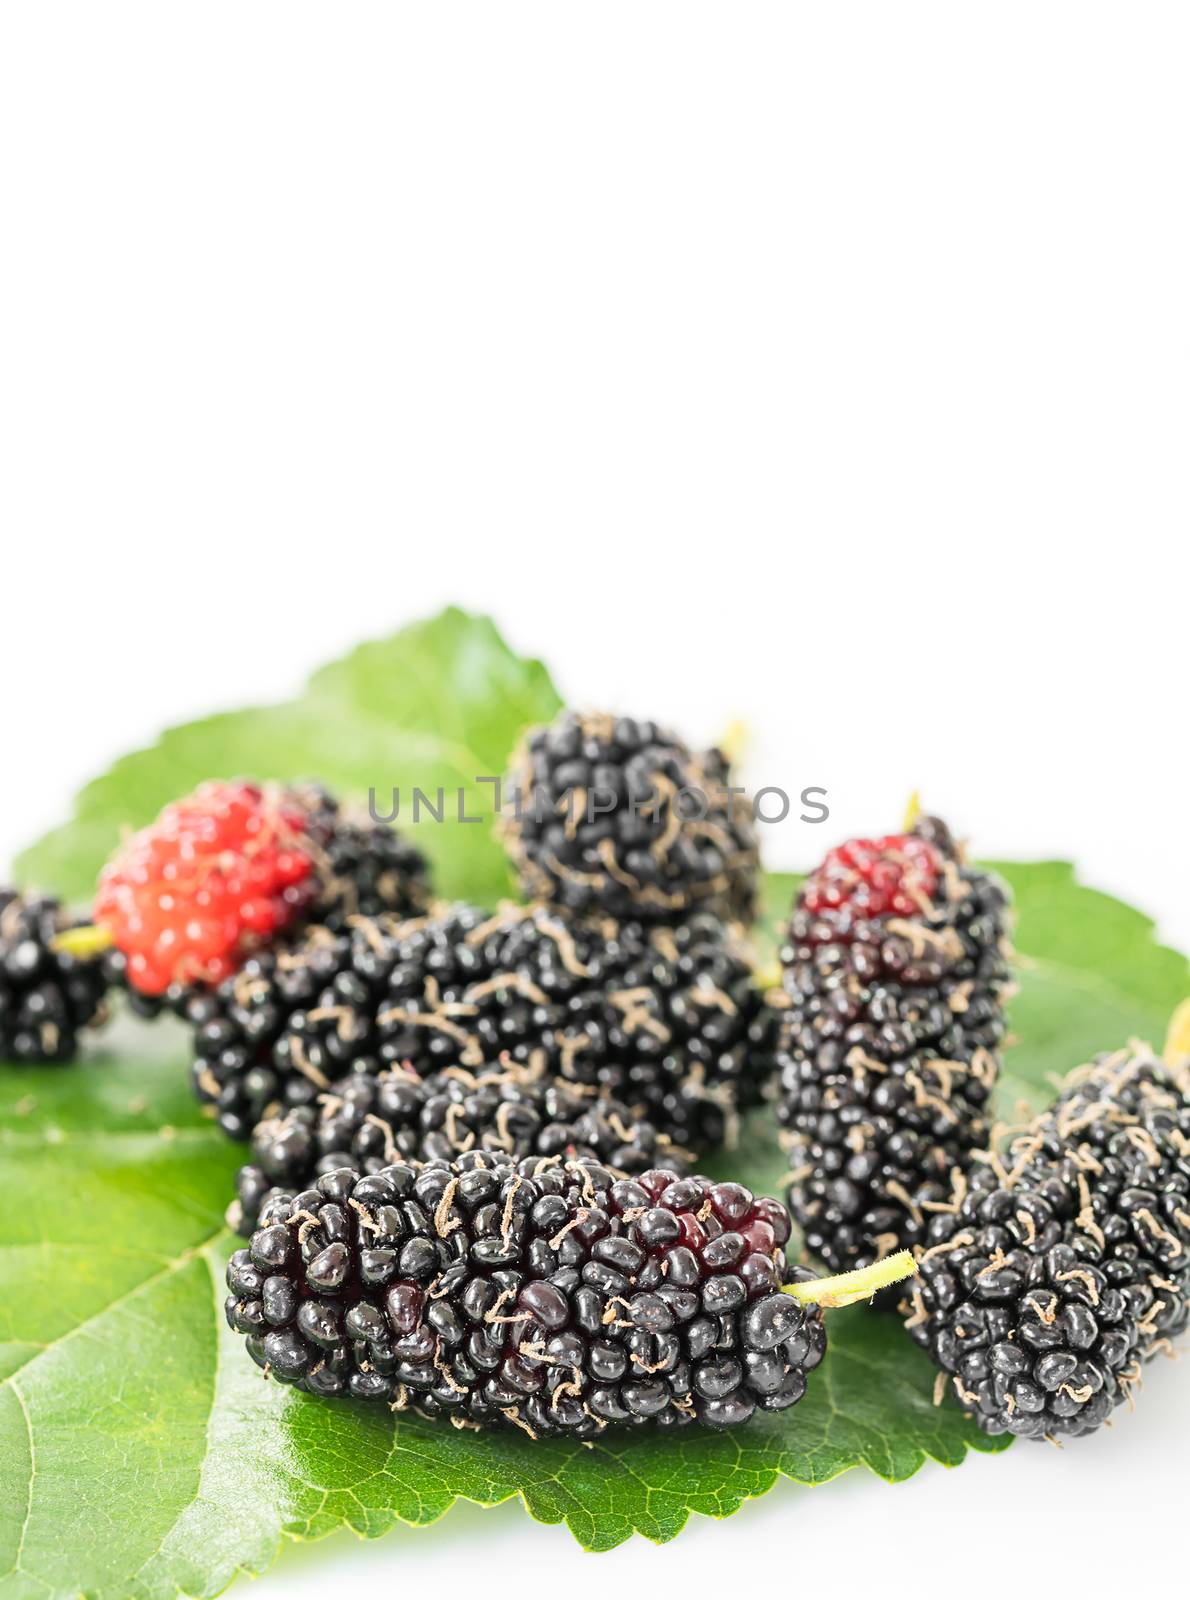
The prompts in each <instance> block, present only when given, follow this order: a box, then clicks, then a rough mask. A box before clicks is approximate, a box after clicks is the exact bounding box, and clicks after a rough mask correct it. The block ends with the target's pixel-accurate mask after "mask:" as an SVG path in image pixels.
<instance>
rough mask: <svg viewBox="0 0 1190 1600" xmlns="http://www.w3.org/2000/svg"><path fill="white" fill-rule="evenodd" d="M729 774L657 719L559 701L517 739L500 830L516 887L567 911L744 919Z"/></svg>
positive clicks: (747, 833)
mask: <svg viewBox="0 0 1190 1600" xmlns="http://www.w3.org/2000/svg"><path fill="white" fill-rule="evenodd" d="M730 779H731V774H730V769H729V767H728V763H727V761H726V759H725V757H724V756H723V755H722V753H721V752H720V751H718V750H708V751H705V752H703V753H702V754H698V755H696V754H693V753H692V752H691V751H690V750H689V749H688V748H687V747H686V745H684V744H683V743H682V741H681V740H680V739H677V738H675V737H674V735H673V734H671V733H667V732H665V731H663V730H662V729H660V728H658V727H657V725H656V723H653V722H635V721H633V720H632V719H631V718H628V717H619V718H615V717H611V716H609V715H607V714H606V713H602V712H601V713H597V714H595V715H590V716H579V715H578V714H577V713H575V712H573V711H564V712H562V713H561V715H560V716H559V717H558V718H557V719H556V720H555V721H554V722H553V723H551V724H549V726H546V727H537V728H531V729H530V730H529V732H528V734H526V736H525V738H524V740H523V741H522V743H521V745H520V746H519V747H518V749H517V752H516V754H515V755H514V757H513V762H512V770H511V772H510V774H509V787H510V790H511V794H510V797H509V801H510V806H511V809H510V808H509V806H506V807H505V808H504V811H503V815H502V820H501V833H502V836H503V838H504V841H505V844H506V847H507V849H508V852H509V854H510V856H511V857H512V860H513V863H514V865H515V866H516V868H517V871H518V872H519V874H520V878H521V885H522V888H523V890H524V892H525V894H526V895H527V896H529V897H531V898H538V899H542V900H546V901H549V902H551V903H553V904H555V905H557V906H560V907H562V908H563V909H564V910H566V911H571V912H576V913H578V914H580V915H593V914H598V915H603V916H612V917H617V918H625V917H626V918H633V919H641V920H656V921H664V922H674V921H678V920H680V919H681V918H682V917H685V916H688V915H689V914H690V913H691V912H693V911H698V910H700V909H702V910H709V911H713V912H715V913H716V914H717V915H719V916H722V917H724V918H726V919H727V920H741V921H748V920H750V919H751V917H752V915H753V914H754V912H755V907H756V886H757V874H758V863H759V855H758V851H757V845H756V833H755V829H754V826H753V821H752V812H751V807H750V806H749V805H748V803H747V801H746V800H745V799H744V797H743V795H742V794H740V793H739V792H738V791H737V792H733V791H732V789H731V787H730Z"/></svg>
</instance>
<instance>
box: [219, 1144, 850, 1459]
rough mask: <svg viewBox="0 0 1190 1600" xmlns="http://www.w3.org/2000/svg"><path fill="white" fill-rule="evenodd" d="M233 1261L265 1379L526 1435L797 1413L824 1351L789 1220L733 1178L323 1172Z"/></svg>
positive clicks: (472, 1164) (535, 1162)
mask: <svg viewBox="0 0 1190 1600" xmlns="http://www.w3.org/2000/svg"><path fill="white" fill-rule="evenodd" d="M261 1223H262V1226H261V1227H260V1228H259V1229H258V1231H257V1232H256V1233H254V1234H253V1236H252V1241H251V1243H250V1245H249V1246H248V1247H247V1248H246V1249H242V1250H237V1251H236V1252H235V1253H234V1255H233V1256H232V1257H231V1260H230V1262H229V1264H228V1269H227V1284H228V1289H229V1291H230V1292H229V1296H228V1299H227V1302H226V1313H227V1320H228V1322H229V1324H230V1325H231V1327H232V1328H233V1329H234V1330H235V1331H236V1332H238V1333H242V1334H244V1335H245V1336H246V1342H247V1346H248V1351H249V1353H250V1355H251V1356H252V1358H253V1360H255V1361H256V1362H257V1363H258V1364H259V1365H260V1366H261V1367H263V1368H264V1370H265V1372H266V1374H268V1375H269V1376H271V1377H275V1378H277V1379H279V1380H280V1381H281V1382H283V1383H291V1384H296V1385H297V1386H298V1387H299V1388H301V1389H303V1390H306V1391H307V1392H308V1393H310V1394H315V1395H323V1396H339V1395H345V1396H350V1397H355V1398H358V1399H366V1400H377V1401H380V1402H382V1403H384V1404H386V1405H388V1406H390V1407H391V1408H392V1409H393V1410H394V1411H405V1410H414V1411H417V1412H418V1413H420V1414H422V1415H424V1416H429V1417H442V1418H449V1420H450V1421H451V1422H452V1423H454V1425H455V1426H456V1427H460V1428H468V1427H478V1426H483V1425H485V1424H489V1423H491V1424H497V1425H508V1426H513V1427H516V1428H519V1429H520V1430H521V1431H522V1432H523V1433H525V1434H527V1435H528V1436H529V1437H530V1438H532V1439H543V1438H548V1437H550V1436H553V1435H567V1436H570V1437H572V1438H576V1439H579V1440H589V1439H594V1438H597V1437H598V1436H599V1435H600V1434H602V1433H603V1432H604V1431H605V1430H606V1429H607V1428H608V1427H611V1426H613V1425H633V1424H636V1425H639V1424H643V1423H650V1422H652V1423H656V1424H659V1425H661V1426H671V1427H681V1426H685V1425H687V1424H690V1423H702V1424H705V1425H707V1426H710V1427H728V1426H733V1425H735V1424H738V1423H743V1422H746V1421H747V1420H748V1418H749V1417H751V1416H752V1415H753V1413H755V1412H757V1411H783V1410H785V1409H786V1408H788V1407H789V1406H792V1405H794V1404H795V1403H796V1402H797V1401H798V1400H799V1399H800V1398H801V1396H802V1394H803V1392H804V1390H805V1387H806V1375H807V1374H808V1373H809V1372H810V1371H811V1370H812V1368H814V1367H815V1366H817V1365H818V1363H819V1361H820V1360H821V1359H822V1355H823V1352H824V1350H825V1345H826V1335H825V1330H824V1328H823V1324H822V1319H821V1311H820V1309H819V1307H818V1306H817V1305H814V1304H803V1303H801V1301H800V1300H799V1299H798V1298H796V1297H795V1295H793V1294H789V1293H782V1292H781V1288H782V1285H783V1284H784V1283H786V1281H787V1280H788V1279H789V1278H790V1277H791V1276H792V1277H797V1278H798V1279H799V1281H800V1279H801V1278H804V1277H805V1275H804V1274H800V1275H799V1274H790V1272H789V1269H788V1268H787V1266H786V1263H785V1256H784V1245H785V1242H786V1240H787V1239H788V1237H789V1233H790V1222H789V1217H788V1214H787V1212H786V1210H785V1208H784V1206H782V1205H781V1204H780V1203H779V1202H777V1201H775V1200H764V1199H756V1198H754V1197H753V1196H752V1195H751V1194H750V1193H749V1191H748V1190H747V1189H744V1188H742V1187H741V1186H740V1185H739V1184H733V1183H713V1182H712V1181H711V1180H710V1179H707V1178H701V1177H680V1176H678V1175H677V1174H675V1173H673V1172H671V1171H665V1170H654V1171H649V1172H645V1173H642V1174H641V1175H640V1176H639V1177H637V1178H617V1177H616V1176H615V1174H613V1173H612V1172H610V1171H608V1170H607V1168H605V1167H603V1166H600V1165H598V1164H597V1163H592V1162H567V1161H562V1160H557V1159H550V1158H542V1157H531V1158H529V1159H526V1160H522V1161H519V1162H516V1161H513V1160H512V1159H511V1158H510V1157H508V1156H506V1155H502V1154H499V1153H495V1152H483V1151H472V1152H471V1153H469V1154H468V1155H465V1156H463V1157H461V1158H460V1159H459V1160H458V1161H457V1162H447V1161H433V1162H430V1163H428V1164H427V1165H425V1166H422V1167H418V1166H416V1165H415V1164H412V1163H407V1162H397V1163H394V1164H393V1165H392V1166H389V1167H386V1168H384V1169H383V1170H382V1171H380V1172H378V1173H375V1174H373V1175H372V1176H369V1177H361V1176H360V1175H359V1174H358V1173H357V1172H355V1171H352V1170H341V1171H338V1172H330V1173H325V1174H323V1176H322V1177H321V1178H320V1179H319V1180H318V1182H317V1184H316V1185H314V1186H313V1187H311V1188H310V1189H308V1190H304V1191H302V1192H300V1193H297V1194H278V1195H274V1196H272V1197H271V1198H270V1199H269V1201H268V1202H267V1204H266V1206H265V1209H264V1213H263V1215H262V1217H261Z"/></svg>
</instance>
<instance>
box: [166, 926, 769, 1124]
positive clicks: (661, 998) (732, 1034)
mask: <svg viewBox="0 0 1190 1600" xmlns="http://www.w3.org/2000/svg"><path fill="white" fill-rule="evenodd" d="M190 1015H191V1017H192V1018H193V1019H194V1021H195V1022H196V1024H197V1035H196V1043H197V1053H196V1059H195V1066H194V1081H195V1085H196V1088H197V1090H198V1093H199V1095H200V1097H201V1098H203V1099H205V1100H208V1101H210V1102H211V1103H213V1104H215V1105H216V1106H217V1108H218V1112H219V1117H220V1121H221V1123H222V1125H223V1127H224V1129H225V1130H226V1131H227V1132H228V1133H229V1134H231V1135H232V1136H233V1137H236V1138H243V1137H245V1136H246V1135H247V1134H248V1132H249V1131H250V1130H251V1128H252V1127H253V1126H254V1124H255V1123H256V1122H257V1121H258V1120H259V1119H260V1117H261V1116H263V1115H264V1113H265V1111H266V1109H268V1108H269V1107H270V1106H273V1105H274V1104H275V1105H277V1106H282V1107H284V1106H292V1105H301V1104H310V1103H312V1102H313V1101H314V1099H315V1098H316V1097H317V1095H318V1094H319V1093H324V1092H326V1091H327V1090H329V1089H330V1087H331V1085H332V1083H334V1081H335V1080H336V1079H338V1078H341V1077H342V1076H343V1074H344V1073H346V1072H348V1071H356V1072H361V1073H366V1074H370V1075H373V1076H374V1075H375V1074H376V1073H378V1072H379V1071H381V1070H382V1069H384V1068H385V1067H390V1066H400V1065H409V1066H411V1067H412V1068H413V1070H414V1071H415V1072H416V1073H417V1074H418V1075H419V1076H421V1077H430V1076H432V1075H433V1074H434V1073H435V1072H437V1071H440V1070H441V1069H442V1068H444V1067H455V1066H461V1067H464V1068H466V1069H468V1070H476V1069H479V1068H482V1067H494V1066H500V1065H502V1064H505V1063H511V1064H512V1065H514V1066H520V1067H526V1068H532V1069H534V1070H535V1071H539V1072H542V1073H544V1074H547V1075H550V1076H554V1077H558V1078H561V1079H563V1080H565V1081H566V1082H568V1083H571V1084H574V1085H577V1086H580V1087H584V1088H588V1089H593V1090H597V1091H598V1092H599V1093H600V1094H603V1095H606V1096H610V1097H612V1098H614V1099H616V1100H618V1101H620V1102H622V1103H623V1104H624V1105H625V1106H626V1107H627V1108H628V1109H629V1111H630V1113H631V1115H632V1116H633V1117H644V1118H647V1119H648V1120H649V1121H650V1122H652V1123H653V1124H654V1125H655V1127H656V1128H657V1130H658V1131H659V1132H660V1133H663V1134H664V1135H665V1136H666V1137H668V1138H670V1139H672V1140H673V1141H674V1142H675V1143H676V1144H678V1145H682V1146H684V1147H686V1148H689V1149H705V1148H709V1147H712V1146H714V1145H718V1144H720V1143H722V1142H723V1139H724V1137H725V1135H726V1132H727V1130H728V1127H729V1124H730V1121H731V1119H732V1117H733V1116H734V1114H735V1112H736V1111H737V1110H739V1109H741V1108H742V1107H744V1106H746V1105H749V1104H752V1103H754V1101H755V1100H756V1099H757V1097H758V1095H759V1092H760V1088H761V1086H762V1085H763V1083H764V1081H765V1080H766V1079H767V1077H768V1076H769V1074H770V1073H771V1069H772V1056H773V1026H774V1023H773V1018H772V1014H771V1012H770V1011H769V1010H768V1008H767V1007H766V1006H765V1004H764V1002H763V998H762V996H761V995H760V993H759V991H758V990H757V989H756V988H755V986H754V984H753V982H752V973H751V969H750V967H749V964H748V961H747V959H746V957H745V955H744V953H743V951H742V950H741V949H740V948H739V947H738V946H737V944H736V942H735V941H734V940H733V939H732V938H730V937H728V936H727V934H726V932H725V930H724V929H723V927H722V925H721V924H720V923H718V922H717V921H716V920H715V919H714V918H713V917H708V916H700V917H695V918H692V919H691V920H690V921H689V922H687V923H684V924H682V925H681V926H679V927H675V928H668V927H651V926H644V925H641V924H637V923H623V924H619V925H616V924H612V923H607V924H604V925H602V926H600V927H595V926H593V925H570V924H568V923H567V922H566V921H564V920H563V919H562V918H561V917H560V916H559V915H557V914H555V913H552V912H550V911H549V910H547V909H546V908H544V907H541V906H532V907H512V906H510V907H506V908H505V909H504V910H502V911H500V912H498V913H497V914H496V915H494V916H488V915H486V914H485V913H484V912H481V911H477V910H475V909H474V908H471V907H467V906H455V907H452V908H449V909H447V910H446V911H444V912H442V913H441V914H439V915H436V916H433V917H429V918H426V919H423V920H421V921H414V922H409V923H405V924H403V925H400V926H385V925H383V924H381V923H378V922H370V921H365V922H361V923H359V924H358V925H356V926H354V927H353V928H352V929H351V930H350V931H349V933H347V934H345V935H341V936H335V935H332V934H328V933H326V932H324V931H322V930H319V929H315V930H312V931H311V933H310V935H309V937H308V938H307V940H306V941H305V943H304V944H302V945H301V946H299V947H298V948H297V949H295V950H293V951H290V952H284V953H281V954H276V953H273V954H264V953H262V954H261V955H259V956H257V957H255V958H254V959H253V960H251V961H250V962H248V964H247V965H246V966H245V968H244V969H243V971H242V972H240V973H239V974H237V976H236V977H235V978H232V979H230V980H229V981H228V982H226V983H225V984H223V985H222V986H221V987H220V989H219V990H218V991H217V992H216V993H215V994H214V995H212V996H210V997H203V998H202V999H201V1000H200V1001H199V1002H198V1004H197V1005H196V1006H192V1008H191V1012H190Z"/></svg>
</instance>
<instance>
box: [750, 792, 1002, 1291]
mask: <svg viewBox="0 0 1190 1600" xmlns="http://www.w3.org/2000/svg"><path fill="white" fill-rule="evenodd" d="M1008 915H1009V908H1008V894H1007V891H1006V889H1005V888H1004V886H1003V884H1002V883H1001V882H1000V880H999V879H998V878H995V877H993V876H992V875H991V874H990V873H986V872H981V871H980V870H978V869H977V868H975V867H973V866H971V865H970V864H969V863H968V862H967V861H966V859H965V857H964V855H963V852H962V850H961V849H960V848H959V847H958V846H957V845H956V844H955V842H954V840H953V839H952V837H951V835H950V832H949V830H948V829H947V828H946V826H945V824H943V823H941V822H939V821H938V820H937V819H936V818H933V817H920V818H918V819H917V821H916V822H915V823H914V825H913V827H912V828H911V829H910V831H908V832H907V833H905V834H898V835H893V836H890V837H888V838H882V839H853V840H851V841H850V842H849V843H847V844H845V845H842V846H840V847H839V848H838V849H836V850H832V851H831V852H830V854H829V855H828V856H827V858H826V860H825V861H824V862H823V864H822V866H821V867H819V868H818V870H817V871H816V872H813V873H811V875H810V876H809V877H808V878H807V880H806V882H805V884H804V885H803V887H802V889H801V892H800V893H799V895H798V898H797V901H796V904H795V906H794V911H793V915H792V918H791V920H790V923H789V930H788V936H787V941H786V945H785V948H784V949H783V951H782V964H783V967H784V993H783V995H782V1001H783V1009H782V1010H781V1013H780V1017H781V1020H780V1029H779V1044H778V1049H777V1065H778V1069H779V1073H780V1087H779V1091H778V1101H777V1110H778V1116H779V1119H780V1121H781V1123H782V1125H783V1129H784V1132H783V1135H782V1141H783V1143H784V1145H785V1147H786V1149H787V1151H788V1154H789V1161H790V1167H791V1175H790V1180H789V1203H790V1208H791V1210H792V1211H793V1214H794V1216H795V1218H796V1219H797V1221H798V1223H799V1224H800V1226H801V1228H802V1231H803V1234H804V1236H805V1241H806V1248H807V1250H808V1252H809V1254H810V1255H811V1256H813V1257H815V1258H817V1259H819V1260H821V1261H824V1262H826V1263H827V1265H829V1266H830V1267H832V1268H833V1269H834V1270H836V1271H842V1270H844V1269H846V1268H848V1267H855V1266H862V1265H864V1264H866V1263H869V1262H872V1261H874V1260H877V1259H879V1258H880V1257H881V1256H884V1255H887V1254H888V1253H889V1252H890V1251H892V1250H896V1249H900V1248H903V1247H906V1246H912V1245H913V1244H915V1243H916V1242H917V1241H918V1240H919V1239H920V1238H921V1237H922V1235H923V1232H924V1230H925V1228H926V1226H927V1224H928V1221H929V1217H930V1215H931V1212H932V1208H933V1207H934V1206H935V1205H937V1204H938V1203H940V1202H945V1201H946V1200H947V1199H948V1197H949V1195H950V1186H951V1172H952V1169H954V1168H955V1167H959V1168H961V1167H962V1166H963V1165H964V1164H965V1162H966V1161H967V1159H968V1157H969V1154H970V1152H971V1151H972V1150H974V1149H978V1148H979V1147H980V1146H981V1145H983V1144H985V1143H986V1142H987V1136H988V1115H987V1112H988V1100H989V1096H990V1094H991V1091H992V1089H993V1087H994V1085H995V1082H996V1078H997V1075H998V1072H999V1056H998V1054H997V1051H998V1047H999V1045H1000V1043H1001V1040H1002V1039H1003V1036H1004V1031H1005V1019H1004V1012H1003V1003H1004V1000H1005V997H1006V994H1007V992H1008V980H1009V970H1008V955H1009V948H1008V939H1007V929H1008Z"/></svg>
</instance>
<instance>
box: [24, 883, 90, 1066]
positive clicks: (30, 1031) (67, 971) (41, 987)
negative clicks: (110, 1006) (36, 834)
mask: <svg viewBox="0 0 1190 1600" xmlns="http://www.w3.org/2000/svg"><path fill="white" fill-rule="evenodd" d="M77 926H79V920H78V919H77V918H74V917H71V916H70V915H69V914H68V913H67V912H66V911H65V910H64V909H63V908H62V905H61V903H60V902H59V901H58V900H56V899H54V898H53V896H52V895H22V894H19V893H18V892H17V891H16V890H15V889H0V1061H3V1060H11V1061H69V1060H71V1059H72V1058H73V1056H74V1054H75V1051H76V1048H77V1044H78V1035H79V1031H80V1030H81V1029H83V1028H87V1027H92V1026H95V1025H97V1024H98V1023H99V1022H101V1021H102V1020H103V1017H104V1014H105V1010H104V998H105V996H106V994H107V990H108V982H107V979H106V977H105V975H104V971H103V963H102V962H101V961H96V960H81V959H79V958H77V957H75V956H71V955H68V954H66V953H65V952H64V951H60V950H57V949H55V948H54V941H55V940H56V939H57V937H58V935H59V934H61V933H63V932H65V931H66V930H67V929H68V928H73V927H77Z"/></svg>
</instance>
